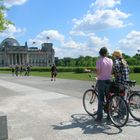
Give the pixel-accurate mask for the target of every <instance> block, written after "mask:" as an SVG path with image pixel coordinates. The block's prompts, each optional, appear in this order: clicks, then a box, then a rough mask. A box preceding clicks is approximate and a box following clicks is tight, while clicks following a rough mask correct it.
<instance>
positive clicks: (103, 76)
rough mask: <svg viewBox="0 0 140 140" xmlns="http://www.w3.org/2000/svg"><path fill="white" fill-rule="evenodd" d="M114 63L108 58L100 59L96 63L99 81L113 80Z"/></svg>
mask: <svg viewBox="0 0 140 140" xmlns="http://www.w3.org/2000/svg"><path fill="white" fill-rule="evenodd" d="M112 66H113V61H112V59H110V58H108V57H100V58H99V59H98V60H97V62H96V70H97V78H98V80H108V79H111V74H112Z"/></svg>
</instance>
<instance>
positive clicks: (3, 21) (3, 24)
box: [0, 0, 13, 32]
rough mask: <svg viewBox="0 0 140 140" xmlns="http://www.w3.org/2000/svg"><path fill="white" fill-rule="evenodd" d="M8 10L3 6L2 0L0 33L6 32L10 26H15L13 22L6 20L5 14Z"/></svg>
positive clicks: (0, 2)
mask: <svg viewBox="0 0 140 140" xmlns="http://www.w3.org/2000/svg"><path fill="white" fill-rule="evenodd" d="M6 10H7V8H6V7H5V6H4V5H3V0H0V32H3V31H4V30H6V28H7V27H8V25H9V24H13V23H12V22H11V21H9V20H7V19H6V18H5V15H4V12H5V11H6Z"/></svg>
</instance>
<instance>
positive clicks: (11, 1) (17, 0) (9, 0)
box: [4, 0, 27, 7]
mask: <svg viewBox="0 0 140 140" xmlns="http://www.w3.org/2000/svg"><path fill="white" fill-rule="evenodd" d="M25 2H27V0H4V5H5V6H6V7H11V6H13V5H22V4H24V3H25Z"/></svg>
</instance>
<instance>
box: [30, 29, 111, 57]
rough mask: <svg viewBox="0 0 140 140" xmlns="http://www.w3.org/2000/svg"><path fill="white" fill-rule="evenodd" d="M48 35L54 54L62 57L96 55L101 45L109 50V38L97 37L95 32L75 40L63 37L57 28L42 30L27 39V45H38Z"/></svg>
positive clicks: (44, 40)
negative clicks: (80, 39)
mask: <svg viewBox="0 0 140 140" xmlns="http://www.w3.org/2000/svg"><path fill="white" fill-rule="evenodd" d="M47 36H49V37H50V42H52V43H53V45H54V46H53V47H54V49H55V56H56V57H59V58H63V57H74V58H76V57H79V56H81V55H82V56H87V55H89V56H97V55H98V54H99V53H98V52H99V50H100V48H101V47H103V46H106V47H108V49H109V50H110V44H109V40H108V39H107V38H106V37H104V38H100V37H97V36H96V35H95V34H90V35H87V36H84V40H83V42H81V41H76V40H74V39H73V38H71V37H70V38H69V39H68V40H66V39H65V37H64V35H63V34H61V33H59V32H58V31H57V30H48V31H42V32H41V33H39V34H38V35H37V36H36V37H35V38H34V39H30V40H29V44H30V45H29V46H31V44H32V43H33V42H36V44H35V45H34V46H40V45H41V44H42V43H44V42H46V37H47Z"/></svg>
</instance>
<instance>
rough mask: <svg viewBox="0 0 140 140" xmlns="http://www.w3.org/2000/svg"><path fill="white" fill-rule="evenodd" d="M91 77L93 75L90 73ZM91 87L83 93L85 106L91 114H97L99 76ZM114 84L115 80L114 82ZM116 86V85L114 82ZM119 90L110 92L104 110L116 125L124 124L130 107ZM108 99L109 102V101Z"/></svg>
mask: <svg viewBox="0 0 140 140" xmlns="http://www.w3.org/2000/svg"><path fill="white" fill-rule="evenodd" d="M90 77H91V75H90ZM92 79H93V77H92ZM94 79H95V80H93V81H94V82H93V85H92V88H91V89H88V90H86V91H85V93H84V95H83V106H84V109H85V111H86V112H87V113H88V114H89V115H90V116H94V115H96V114H97V107H98V90H97V78H96V77H95V78H94ZM113 84H114V82H113ZM114 86H116V85H115V84H114ZM119 93H120V92H119V91H117V92H115V93H113V92H109V94H108V97H107V98H108V99H106V102H104V105H103V110H104V112H105V113H107V114H108V115H109V118H110V120H111V122H112V123H113V124H114V125H115V126H116V127H122V126H124V125H125V124H126V123H127V121H128V118H129V109H128V104H127V102H126V100H124V99H123V97H122V96H120V95H119ZM107 101H108V102H107Z"/></svg>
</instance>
